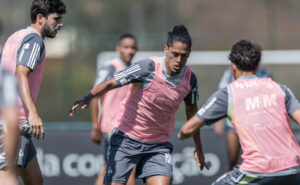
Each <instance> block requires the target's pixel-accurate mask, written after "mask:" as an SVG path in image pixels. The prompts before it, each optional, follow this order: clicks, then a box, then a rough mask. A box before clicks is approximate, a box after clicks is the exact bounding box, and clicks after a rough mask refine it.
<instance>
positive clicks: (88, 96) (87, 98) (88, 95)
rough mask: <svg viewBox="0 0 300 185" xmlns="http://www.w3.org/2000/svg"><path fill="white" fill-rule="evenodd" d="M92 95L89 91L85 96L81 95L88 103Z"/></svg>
mask: <svg viewBox="0 0 300 185" xmlns="http://www.w3.org/2000/svg"><path fill="white" fill-rule="evenodd" d="M93 97H94V95H93V94H92V93H91V92H89V93H88V94H87V95H86V96H85V97H83V99H84V101H85V102H88V103H89V102H90V101H91V99H92V98H93Z"/></svg>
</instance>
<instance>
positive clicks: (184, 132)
mask: <svg viewBox="0 0 300 185" xmlns="http://www.w3.org/2000/svg"><path fill="white" fill-rule="evenodd" d="M192 135H193V132H192V131H191V130H189V129H186V128H184V127H182V128H181V129H180V131H179V133H178V138H179V139H181V140H183V139H188V138H190V137H191V136H192Z"/></svg>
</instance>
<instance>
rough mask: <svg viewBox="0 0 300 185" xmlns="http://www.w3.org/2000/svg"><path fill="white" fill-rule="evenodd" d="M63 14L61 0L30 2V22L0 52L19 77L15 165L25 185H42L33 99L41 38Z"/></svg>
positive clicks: (39, 123) (41, 61)
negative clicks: (18, 140) (17, 141)
mask: <svg viewBox="0 0 300 185" xmlns="http://www.w3.org/2000/svg"><path fill="white" fill-rule="evenodd" d="M64 13H65V4H64V3H63V2H62V1H61V0H34V1H33V2H32V5H31V25H30V26H29V27H27V28H26V29H22V30H19V31H17V32H15V33H14V34H13V35H11V36H10V37H9V38H8V40H7V41H6V43H5V45H4V48H3V51H2V58H1V66H2V67H3V68H4V69H6V70H8V71H9V72H11V73H13V74H15V76H16V77H17V80H18V87H19V92H20V99H19V100H20V101H19V125H20V130H21V138H20V148H19V151H18V159H17V165H18V166H19V167H20V176H21V177H22V179H23V181H24V184H25V185H40V184H42V174H41V170H40V168H39V165H38V162H37V157H36V150H35V148H34V146H33V143H32V141H31V137H32V136H33V137H36V138H37V139H39V138H40V137H41V138H44V134H45V132H44V127H43V122H42V119H41V118H40V116H39V114H38V111H37V109H36V106H35V101H36V99H37V96H38V94H39V89H40V84H41V80H42V75H43V70H44V64H45V46H44V42H43V39H44V38H45V37H49V38H54V37H55V35H56V33H57V31H58V30H59V29H60V28H61V27H62V25H63V24H62V15H63V14H64ZM0 152H1V154H2V155H4V153H3V151H0ZM4 168H5V163H3V162H0V169H2V170H3V169H4ZM2 172H3V171H1V173H2Z"/></svg>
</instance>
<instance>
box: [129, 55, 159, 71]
mask: <svg viewBox="0 0 300 185" xmlns="http://www.w3.org/2000/svg"><path fill="white" fill-rule="evenodd" d="M134 65H138V66H139V67H140V68H142V69H145V70H147V71H153V70H155V62H154V60H153V59H151V58H146V59H143V60H140V61H138V62H135V63H134Z"/></svg>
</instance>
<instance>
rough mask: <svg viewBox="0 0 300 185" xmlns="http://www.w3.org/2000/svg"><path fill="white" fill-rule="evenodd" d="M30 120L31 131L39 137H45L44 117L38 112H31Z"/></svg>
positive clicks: (34, 135)
mask: <svg viewBox="0 0 300 185" xmlns="http://www.w3.org/2000/svg"><path fill="white" fill-rule="evenodd" d="M28 121H29V126H30V130H29V133H30V134H31V135H32V136H33V137H35V138H37V139H39V138H40V136H41V138H42V139H44V138H45V130H44V126H43V122H42V119H41V118H40V116H39V115H38V114H29V115H28Z"/></svg>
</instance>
